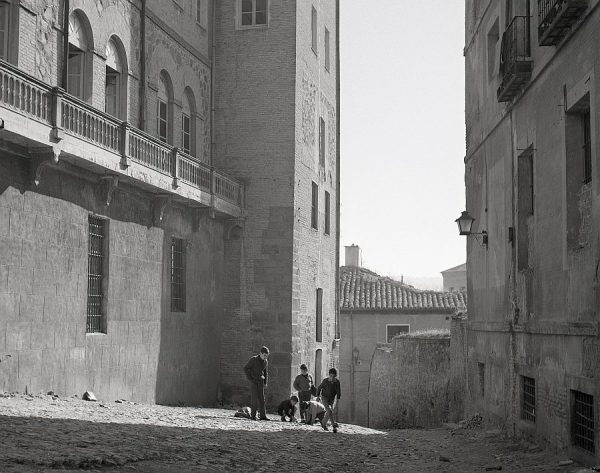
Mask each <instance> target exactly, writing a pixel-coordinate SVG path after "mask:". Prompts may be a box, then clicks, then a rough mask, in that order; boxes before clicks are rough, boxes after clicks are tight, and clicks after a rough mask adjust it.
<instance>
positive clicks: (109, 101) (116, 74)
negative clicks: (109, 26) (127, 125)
mask: <svg viewBox="0 0 600 473" xmlns="http://www.w3.org/2000/svg"><path fill="white" fill-rule="evenodd" d="M122 49H123V48H122V47H121V45H120V43H118V40H117V39H116V38H115V37H114V36H112V37H111V38H110V39H109V40H108V43H107V45H106V85H105V88H106V90H105V92H106V93H105V111H106V113H109V114H111V115H113V116H115V117H117V118H121V119H125V118H126V109H127V106H126V105H127V102H126V100H125V98H126V94H127V63H126V61H125V55H124V53H123V52H122Z"/></svg>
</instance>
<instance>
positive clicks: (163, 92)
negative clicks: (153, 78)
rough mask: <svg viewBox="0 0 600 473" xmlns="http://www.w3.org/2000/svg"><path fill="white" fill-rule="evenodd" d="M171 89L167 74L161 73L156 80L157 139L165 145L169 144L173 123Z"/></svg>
mask: <svg viewBox="0 0 600 473" xmlns="http://www.w3.org/2000/svg"><path fill="white" fill-rule="evenodd" d="M172 110H173V87H172V86H171V79H170V77H169V74H167V72H165V71H161V73H160V77H159V80H158V106H157V132H158V138H159V139H160V140H161V141H164V142H165V143H170V142H171V136H172V133H171V124H172V122H173V120H172V118H171V117H172V116H173V112H172Z"/></svg>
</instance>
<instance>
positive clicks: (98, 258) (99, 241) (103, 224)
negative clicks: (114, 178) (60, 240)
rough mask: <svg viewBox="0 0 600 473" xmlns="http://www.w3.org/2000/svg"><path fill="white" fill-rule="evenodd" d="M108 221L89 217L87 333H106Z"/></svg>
mask: <svg viewBox="0 0 600 473" xmlns="http://www.w3.org/2000/svg"><path fill="white" fill-rule="evenodd" d="M106 230H107V221H106V220H104V219H102V218H98V217H94V216H92V215H90V216H89V217H88V232H89V240H88V290H87V322H86V333H106V316H105V313H104V308H105V300H104V296H105V292H106V272H107V271H106V267H107V261H106V255H107V251H106V250H107V248H108V244H107V243H108V235H107V232H106Z"/></svg>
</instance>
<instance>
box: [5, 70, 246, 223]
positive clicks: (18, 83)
mask: <svg viewBox="0 0 600 473" xmlns="http://www.w3.org/2000/svg"><path fill="white" fill-rule="evenodd" d="M0 109H1V114H2V115H1V116H0V118H1V119H2V122H3V125H4V129H3V130H2V131H1V133H0V138H2V139H1V140H0V144H1V145H2V146H3V147H4V148H5V149H9V150H10V151H13V152H15V153H16V154H20V155H22V156H26V157H29V158H30V159H31V162H32V166H31V167H32V180H33V181H34V182H35V184H36V185H37V184H38V183H39V181H40V179H41V175H42V171H43V169H44V168H45V167H47V166H52V165H57V164H58V163H63V162H66V163H69V165H73V166H76V167H78V168H85V169H88V170H90V171H91V172H93V173H96V174H98V175H100V177H101V178H103V179H104V182H110V183H113V185H114V186H116V185H117V184H118V182H120V181H122V182H127V183H129V184H132V185H134V186H136V187H139V188H142V189H145V190H146V191H148V192H150V193H152V194H155V195H156V196H157V197H159V198H160V199H161V200H163V201H164V200H165V199H167V200H169V199H170V200H172V201H174V202H180V203H182V204H185V205H188V206H192V207H198V208H207V209H212V210H213V211H214V212H215V214H217V215H223V216H226V217H234V218H237V217H240V216H241V215H242V206H243V205H242V198H243V187H242V185H241V184H240V183H239V182H237V181H236V180H235V179H233V178H231V177H228V176H226V175H225V174H224V173H222V172H220V171H217V170H216V169H214V168H212V167H211V166H209V165H207V164H205V163H203V162H201V161H199V160H198V159H196V158H195V157H193V156H190V155H188V154H185V153H183V152H182V151H181V150H179V149H178V148H175V147H173V146H171V145H168V144H166V143H163V142H162V141H160V140H158V139H156V138H154V137H153V136H151V135H149V134H147V133H145V132H143V131H142V130H138V129H137V128H133V127H131V126H130V125H129V124H128V123H127V122H123V121H120V120H118V119H116V118H115V117H112V116H110V115H107V114H105V113H103V112H101V111H99V110H96V109H95V108H93V107H92V106H91V105H89V104H87V103H85V102H83V101H81V100H79V99H77V98H75V97H72V96H70V95H68V94H66V93H65V92H64V91H63V90H62V89H59V88H56V87H54V88H53V87H51V86H49V85H48V84H45V83H44V82H41V81H39V80H37V79H35V78H33V77H31V76H29V75H27V74H25V73H24V72H22V71H21V70H19V69H17V68H16V67H14V66H13V65H11V64H8V63H6V62H4V61H1V60H0ZM110 192H111V191H110V190H109V191H107V202H106V203H107V205H109V204H110Z"/></svg>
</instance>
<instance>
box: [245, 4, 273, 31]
mask: <svg viewBox="0 0 600 473" xmlns="http://www.w3.org/2000/svg"><path fill="white" fill-rule="evenodd" d="M267 1H268V0H241V21H240V25H241V26H265V25H266V24H267Z"/></svg>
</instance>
